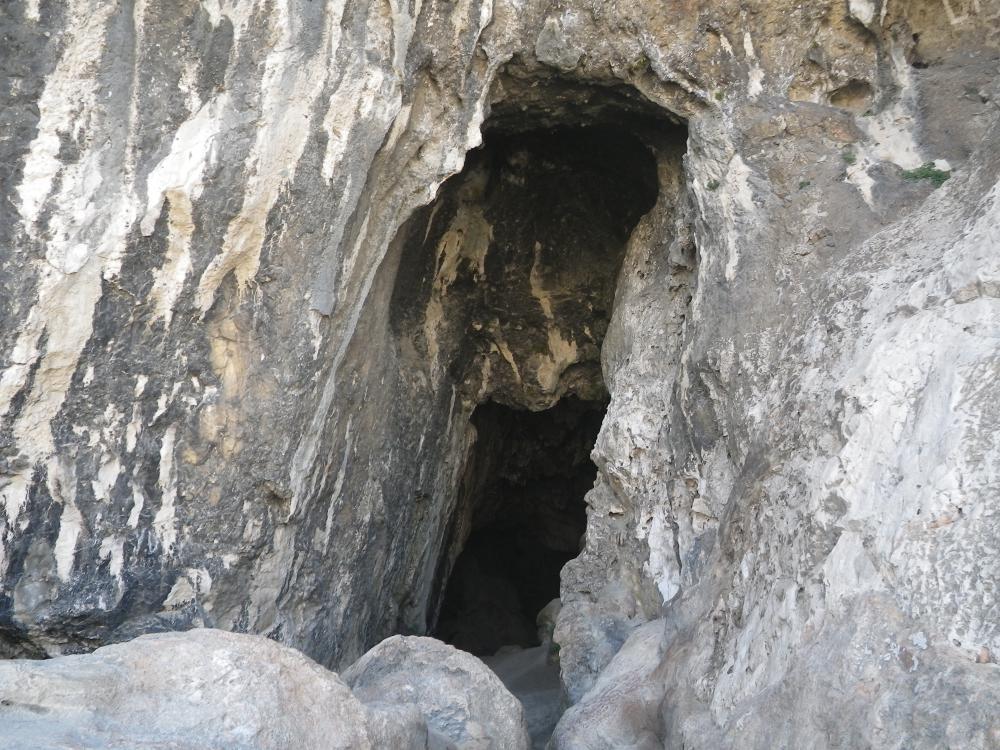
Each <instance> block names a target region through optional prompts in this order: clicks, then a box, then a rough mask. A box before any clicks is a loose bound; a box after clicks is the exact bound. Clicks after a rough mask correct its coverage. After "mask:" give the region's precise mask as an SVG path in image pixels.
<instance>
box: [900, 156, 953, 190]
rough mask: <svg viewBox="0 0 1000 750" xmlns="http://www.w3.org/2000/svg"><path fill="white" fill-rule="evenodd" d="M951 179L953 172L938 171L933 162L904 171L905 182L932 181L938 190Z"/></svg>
mask: <svg viewBox="0 0 1000 750" xmlns="http://www.w3.org/2000/svg"><path fill="white" fill-rule="evenodd" d="M949 177H951V172H948V171H946V170H944V169H938V168H937V167H935V166H934V162H932V161H929V162H926V163H924V164H921V165H920V166H919V167H917V168H916V169H904V170H903V179H904V180H930V181H931V183H932V184H933V185H934V187H936V188H939V187H941V186H942V185H943V184H944V181H945V180H947V179H948V178H949Z"/></svg>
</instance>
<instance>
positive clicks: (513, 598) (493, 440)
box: [433, 396, 607, 656]
mask: <svg viewBox="0 0 1000 750" xmlns="http://www.w3.org/2000/svg"><path fill="white" fill-rule="evenodd" d="M606 406H607V404H606V402H604V401H584V400H581V399H579V398H576V397H572V396H570V397H567V398H564V399H562V400H560V401H559V402H557V403H556V404H555V406H553V407H552V408H550V409H546V410H543V411H537V412H533V411H527V410H524V409H515V408H511V407H509V406H504V405H502V404H499V403H496V402H493V401H490V402H487V403H485V404H482V405H481V406H479V407H478V408H477V409H476V411H475V412H474V413H473V415H472V424H473V426H474V427H475V429H476V433H477V440H476V446H475V449H474V452H473V455H472V456H471V457H470V459H469V463H468V464H467V466H466V471H467V476H468V477H469V480H470V481H469V484H468V485H467V486H468V488H469V490H470V491H471V492H472V493H473V497H472V498H471V500H472V514H471V529H470V532H469V536H468V539H467V540H466V542H465V546H464V548H463V549H462V552H461V554H460V555H459V556H458V558H457V560H456V561H455V564H454V567H453V568H452V572H451V575H450V577H449V579H448V583H447V585H446V587H445V590H444V596H443V599H442V604H441V610H440V614H439V616H438V621H437V627H436V629H435V631H434V633H433V635H434V636H435V637H437V638H440V639H441V640H444V641H446V642H448V643H451V644H452V645H454V646H457V647H458V648H461V649H463V650H465V651H469V652H471V653H473V654H476V655H481V656H485V655H490V654H493V653H496V652H497V651H498V650H499V649H500V648H501V647H503V646H521V647H530V646H535V645H538V644H539V643H540V639H539V636H538V634H537V633H538V628H537V627H536V623H535V618H536V616H537V614H538V613H539V611H541V610H542V609H543V608H544V607H545V606H546V605H547V604H548V603H549V602H550V601H551V600H552V599H555V598H558V596H559V573H560V571H561V570H562V567H563V566H564V565H565V564H566V563H567V562H569V560H571V559H572V558H573V557H575V556H576V555H577V554H578V553H579V550H580V544H581V540H582V537H583V534H584V532H585V530H586V505H585V503H584V500H583V498H584V495H585V494H586V493H587V491H588V490H589V489H590V488H591V487H592V486H593V483H594V478H595V476H596V474H597V467H596V466H594V464H593V462H592V461H591V460H590V451H591V449H592V448H593V445H594V441H595V440H596V439H597V433H598V431H599V430H600V427H601V421H602V419H603V417H604V412H605V409H606Z"/></svg>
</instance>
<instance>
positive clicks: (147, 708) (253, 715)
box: [0, 630, 385, 750]
mask: <svg viewBox="0 0 1000 750" xmlns="http://www.w3.org/2000/svg"><path fill="white" fill-rule="evenodd" d="M366 719H367V715H366V710H365V708H364V706H363V705H362V704H361V702H360V701H358V700H357V699H356V698H354V696H352V695H351V691H350V689H349V688H348V687H347V686H346V685H345V684H344V683H343V681H341V680H340V679H339V678H338V677H337V675H335V674H334V673H332V672H329V671H327V670H326V669H324V668H323V667H320V666H319V665H318V664H316V663H315V662H313V661H311V660H310V659H307V658H306V657H305V656H303V655H302V654H300V653H298V652H296V651H294V650H292V649H290V648H286V647H284V646H281V645H279V644H277V643H274V642H273V641H270V640H268V639H266V638H261V637H259V636H248V635H238V634H234V633H225V632H222V631H219V630H191V631H188V632H186V633H163V634H156V635H146V636H143V637H141V638H137V639H135V640H133V641H130V642H129V643H125V644H118V645H114V646H106V647H104V648H101V649H98V650H97V651H95V652H94V653H93V654H87V655H82V656H66V657H60V658H57V659H53V660H49V661H28V660H17V661H3V662H0V736H2V738H3V744H4V747H9V748H25V749H27V748H37V749H38V750H42V748H110V747H121V748H126V747H132V748H137V747H147V748H153V747H157V748H159V747H163V748H206V749H207V748H220V747H227V748H261V749H262V750H263V749H264V748H274V750H277V748H287V747H301V748H318V747H330V748H345V749H346V748H352V749H353V748H371V747H373V745H372V743H371V741H370V738H369V736H368V732H367V729H366ZM379 747H385V745H379Z"/></svg>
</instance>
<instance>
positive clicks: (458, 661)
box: [344, 635, 530, 750]
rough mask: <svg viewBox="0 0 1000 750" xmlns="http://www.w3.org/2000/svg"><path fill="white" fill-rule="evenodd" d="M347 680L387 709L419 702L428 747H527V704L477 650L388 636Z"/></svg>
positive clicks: (365, 698)
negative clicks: (484, 661) (469, 650)
mask: <svg viewBox="0 0 1000 750" xmlns="http://www.w3.org/2000/svg"><path fill="white" fill-rule="evenodd" d="M344 680H345V681H346V682H347V684H348V685H350V686H351V689H352V690H353V692H354V695H355V696H356V697H357V698H359V699H360V700H361V701H363V702H364V703H367V704H369V705H371V706H374V707H377V708H381V709H384V710H385V712H386V713H392V712H394V711H395V710H396V709H397V707H398V708H399V709H403V710H405V709H406V708H407V707H409V706H413V707H415V708H416V709H417V711H418V712H419V714H420V715H421V716H422V717H423V719H424V721H425V722H426V726H427V734H428V742H429V743H430V745H429V746H430V747H439V746H440V747H449V748H451V747H454V748H456V749H457V750H466V749H467V750H474V749H476V748H497V750H525V749H526V748H528V747H529V744H530V743H529V740H528V729H527V725H526V724H525V720H524V709H523V708H522V707H521V704H520V703H519V702H518V700H517V699H516V698H515V697H514V696H513V695H511V694H510V692H508V690H507V689H506V688H505V687H504V685H503V683H502V682H501V681H500V678H499V677H497V676H496V675H495V674H494V673H493V672H492V671H490V670H489V669H488V668H487V667H486V666H485V665H484V664H483V663H482V662H481V661H479V659H477V658H475V657H474V656H472V655H470V654H468V653H466V652H464V651H459V650H458V649H457V648H454V647H453V646H449V645H447V644H444V643H441V642H440V641H437V640H434V639H433V638H421V637H418V636H400V635H397V636H393V637H392V638H387V639H386V640H384V641H382V643H380V644H379V645H377V646H376V647H375V648H373V649H372V650H371V651H369V652H368V653H367V654H365V655H364V656H362V657H361V658H360V659H358V661H357V662H355V663H354V664H353V665H351V666H350V667H349V668H348V669H347V670H346V671H345V672H344Z"/></svg>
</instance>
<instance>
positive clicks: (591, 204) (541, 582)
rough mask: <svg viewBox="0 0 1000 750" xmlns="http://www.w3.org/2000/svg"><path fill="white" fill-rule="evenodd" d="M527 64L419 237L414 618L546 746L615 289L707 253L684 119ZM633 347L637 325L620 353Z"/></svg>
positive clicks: (412, 373) (410, 613) (418, 229)
mask: <svg viewBox="0 0 1000 750" xmlns="http://www.w3.org/2000/svg"><path fill="white" fill-rule="evenodd" d="M521 73H522V74H523V75H522V74H517V72H516V71H514V72H511V74H510V75H506V76H504V77H503V80H502V82H501V83H502V85H498V88H497V91H496V92H495V94H496V98H495V99H494V101H493V102H492V105H491V111H490V115H489V117H488V119H487V121H486V122H485V123H484V125H483V130H482V132H483V144H482V146H481V147H480V148H477V149H475V150H473V151H471V152H469V153H468V154H467V155H466V160H465V165H464V168H463V169H462V171H461V172H460V173H459V174H456V175H454V176H453V177H451V178H450V179H448V180H447V181H446V182H445V183H444V184H442V185H441V187H440V189H439V190H438V192H437V194H436V197H435V199H434V200H433V201H432V202H431V203H430V204H428V205H426V206H425V207H423V208H422V209H421V210H419V211H418V212H417V213H415V214H414V216H413V217H412V218H411V219H410V221H409V222H408V224H407V226H406V227H404V229H403V230H402V231H401V233H400V235H399V240H398V242H397V243H395V245H394V251H393V252H394V254H393V255H392V263H393V267H394V269H395V270H394V282H393V284H394V285H393V288H392V298H391V305H390V308H389V311H388V312H389V323H390V326H391V328H392V331H393V334H394V336H395V340H396V343H397V347H396V351H397V354H398V361H397V366H398V369H397V371H398V378H399V384H400V392H401V396H402V397H403V398H406V399H408V400H409V401H410V402H412V403H414V404H421V405H423V407H422V410H421V411H420V412H419V413H420V421H416V422H415V427H416V429H415V430H414V431H413V433H412V435H413V442H412V443H411V446H412V448H411V450H412V453H413V454H414V455H416V456H418V457H419V460H420V464H419V470H418V474H417V477H416V480H417V481H416V484H417V487H416V488H415V489H413V490H410V491H411V492H412V493H413V496H414V497H415V498H416V501H415V502H414V504H413V506H411V509H410V510H409V512H410V513H411V514H412V516H411V517H412V518H414V519H416V520H418V521H420V522H422V523H423V524H424V525H423V527H422V528H423V529H425V530H426V533H425V534H423V535H413V537H412V539H413V542H412V543H413V544H414V546H415V547H416V548H417V552H418V554H419V559H420V561H421V565H422V567H421V569H420V570H421V573H422V575H421V576H420V578H419V579H418V584H419V585H418V586H415V587H413V589H412V591H413V595H412V596H411V595H410V594H409V593H408V594H407V599H406V602H405V605H404V607H403V608H402V611H403V613H404V616H405V619H404V625H405V627H401V628H400V630H404V631H405V630H409V632H420V633H428V634H430V635H433V636H435V637H437V638H438V639H440V640H443V641H445V642H447V643H450V644H451V645H453V646H455V647H457V648H460V649H463V650H465V651H468V652H471V653H472V654H474V655H477V656H480V657H482V658H483V660H484V662H485V663H486V664H487V665H489V666H490V668H491V669H493V671H494V672H495V673H496V674H497V675H498V676H499V677H500V679H501V680H502V681H503V682H504V684H505V685H507V687H508V688H509V689H510V690H511V692H513V693H514V694H515V695H516V696H517V697H518V698H519V699H520V700H521V702H522V704H523V705H524V707H525V712H526V718H527V721H528V725H529V729H530V733H531V737H532V742H533V747H539V748H540V747H544V745H545V743H546V742H547V739H548V737H549V735H550V734H551V732H552V728H553V727H554V726H555V723H556V721H557V720H558V718H559V716H560V714H561V712H562V708H563V694H562V689H563V688H562V686H561V682H560V666H559V648H560V644H558V643H556V642H555V638H554V633H553V627H554V624H555V621H556V618H557V614H556V612H557V610H558V608H559V606H561V602H560V601H559V597H560V586H561V584H562V581H561V576H562V571H563V569H564V568H565V566H566V564H567V563H569V562H571V561H572V560H573V559H575V558H577V557H578V556H579V555H580V553H581V551H582V549H583V547H584V543H585V541H586V532H587V504H586V501H585V496H586V495H587V493H588V492H589V491H590V490H591V488H592V487H593V486H594V483H595V480H596V477H597V467H596V466H595V465H594V463H593V462H592V460H591V458H590V456H591V453H592V451H593V449H594V446H595V443H596V440H597V437H598V433H599V432H600V429H601V425H602V422H603V421H604V417H605V414H606V412H607V409H608V405H609V403H610V400H611V394H610V393H609V385H610V384H608V383H606V382H605V377H604V371H603V367H602V348H604V347H605V338H606V337H607V336H608V332H609V329H610V328H611V327H612V323H613V319H614V310H615V306H616V303H617V301H618V300H617V299H616V295H617V294H618V292H619V291H622V290H624V293H625V294H626V295H633V298H632V299H631V304H632V305H635V304H636V300H635V299H634V294H635V290H636V288H637V287H636V284H635V283H633V282H634V281H635V280H638V281H639V284H638V286H639V287H642V286H643V284H647V285H648V284H649V283H650V281H651V280H652V279H656V278H661V277H662V276H663V272H664V268H665V267H668V266H669V264H670V263H672V262H673V261H668V260H667V258H668V253H672V254H674V255H676V256H677V258H679V259H680V261H681V262H684V263H686V262H687V255H688V254H689V253H690V251H691V250H692V248H689V247H688V245H687V244H685V242H684V237H685V236H686V235H685V233H684V232H681V231H679V230H677V228H676V226H675V223H674V222H675V217H676V216H677V212H678V209H679V207H680V205H681V202H682V201H683V200H685V195H684V190H683V182H684V179H683V172H684V168H683V158H684V153H685V150H686V140H687V129H686V127H685V126H684V123H683V122H682V121H681V120H680V119H678V118H676V117H674V116H673V115H671V114H670V113H669V112H668V111H666V110H665V109H663V108H661V107H660V106H658V105H655V104H653V103H652V102H651V101H649V100H647V99H646V98H645V97H644V96H643V95H642V94H641V93H639V92H638V91H636V90H634V89H632V88H630V87H627V86H602V85H598V84H584V83H580V82H571V81H566V80H563V79H559V78H543V79H538V78H535V77H532V75H531V74H527V73H525V72H524V71H521ZM644 217H645V218H644ZM633 236H635V237H636V239H637V243H636V244H635V245H634V246H631V247H632V249H631V250H630V241H631V239H632V238H633ZM623 274H629V275H630V278H631V281H630V280H629V278H626V277H624V276H623ZM647 277H648V278H649V279H650V281H646V280H647ZM623 282H624V283H623ZM649 293H650V294H656V293H657V292H656V291H650V292H649ZM664 293H666V290H664ZM640 304H641V303H640ZM657 304H658V303H657V302H656V301H654V300H650V305H651V306H652V307H654V308H656V306H657ZM608 342H609V343H611V342H612V339H611V338H608ZM630 345H631V342H630V340H629V334H628V332H627V331H623V329H622V327H621V325H619V326H618V329H617V336H616V337H615V338H614V339H613V344H612V347H611V349H609V350H608V351H609V353H610V355H611V357H618V358H620V357H621V356H622V353H623V352H624V351H627V350H628V349H629V347H630ZM428 500H430V501H432V503H428V502H427V501H428ZM431 508H433V514H431V513H429V512H428V511H429V510H430V509H431ZM418 528H420V527H418ZM553 600H555V601H553ZM550 603H552V604H553V606H551V607H549V606H548V605H549V604H550Z"/></svg>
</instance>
